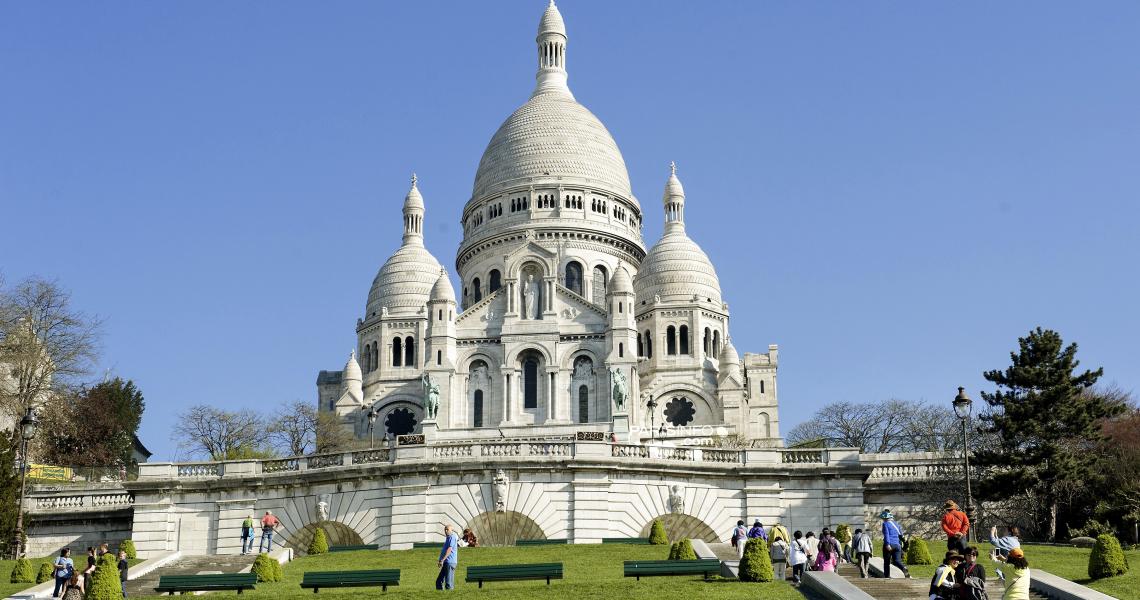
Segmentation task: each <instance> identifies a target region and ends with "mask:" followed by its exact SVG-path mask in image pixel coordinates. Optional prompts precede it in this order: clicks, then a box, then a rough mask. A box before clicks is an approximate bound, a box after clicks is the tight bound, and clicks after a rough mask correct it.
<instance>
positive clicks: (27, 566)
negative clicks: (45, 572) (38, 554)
mask: <svg viewBox="0 0 1140 600" xmlns="http://www.w3.org/2000/svg"><path fill="white" fill-rule="evenodd" d="M10 580H11V582H12V583H34V582H35V580H36V574H35V572H33V571H32V561H30V560H28V559H26V558H23V557H20V558H17V559H16V564H15V565H13V566H12V577H11V579H10Z"/></svg>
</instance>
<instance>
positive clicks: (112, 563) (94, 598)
mask: <svg viewBox="0 0 1140 600" xmlns="http://www.w3.org/2000/svg"><path fill="white" fill-rule="evenodd" d="M86 600H123V584H122V583H121V582H120V581H119V563H118V561H116V560H115V555H114V554H111V553H110V552H108V553H106V554H104V555H103V556H101V557H99V561H98V562H96V563H95V572H94V573H92V574H91V588H90V589H88V590H87V598H86Z"/></svg>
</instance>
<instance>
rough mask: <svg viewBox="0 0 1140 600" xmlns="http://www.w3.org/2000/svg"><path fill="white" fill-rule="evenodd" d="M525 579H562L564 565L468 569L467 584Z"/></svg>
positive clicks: (547, 581) (491, 566)
mask: <svg viewBox="0 0 1140 600" xmlns="http://www.w3.org/2000/svg"><path fill="white" fill-rule="evenodd" d="M524 579H545V580H546V585H550V580H551V579H562V563H532V564H528V565H486V566H480V567H467V583H471V582H472V581H477V582H479V587H483V582H484V581H522V580H524Z"/></svg>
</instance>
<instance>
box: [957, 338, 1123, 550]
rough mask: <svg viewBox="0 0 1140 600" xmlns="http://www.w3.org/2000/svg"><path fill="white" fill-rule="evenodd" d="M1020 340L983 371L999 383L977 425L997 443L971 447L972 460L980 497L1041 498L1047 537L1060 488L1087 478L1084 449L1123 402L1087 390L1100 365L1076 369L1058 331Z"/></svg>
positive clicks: (1067, 489)
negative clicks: (998, 366)
mask: <svg viewBox="0 0 1140 600" xmlns="http://www.w3.org/2000/svg"><path fill="white" fill-rule="evenodd" d="M1018 345H1019V348H1018V351H1016V352H1011V353H1010V360H1011V365H1010V366H1009V367H1007V368H1006V369H1005V370H993V371H987V372H986V373H984V375H983V376H984V377H985V378H986V380H987V381H989V382H991V383H993V384H994V385H996V386H997V389H996V390H994V391H992V392H982V398H983V399H985V401H986V403H987V404H988V405H989V410H988V411H985V412H983V413H982V414H981V415H980V416H979V418H980V419H981V422H982V427H981V430H982V431H983V432H984V433H991V434H996V435H997V442H996V443H995V444H993V445H989V446H986V447H982V448H977V449H976V450H975V453H974V463H975V464H977V465H978V466H979V467H981V468H982V469H983V470H984V472H985V476H984V478H983V479H982V481H981V486H980V488H981V489H980V491H981V494H982V496H983V497H985V498H990V499H1004V498H1008V497H1010V496H1014V495H1018V494H1022V493H1031V494H1036V495H1038V496H1039V497H1041V498H1042V502H1043V503H1044V506H1045V508H1046V511H1047V513H1048V517H1047V522H1048V523H1047V527H1046V529H1047V532H1048V538H1049V540H1050V541H1052V540H1053V539H1055V538H1056V535H1057V511H1058V506H1059V504H1060V501H1061V499H1062V494H1063V493H1071V490H1073V489H1079V488H1081V487H1083V486H1084V485H1085V482H1087V481H1088V479H1089V476H1090V473H1091V468H1092V466H1093V464H1094V463H1095V460H1096V459H1095V454H1094V453H1093V452H1090V449H1091V448H1092V447H1094V446H1095V445H1096V444H1097V443H1098V442H1099V441H1100V440H1102V439H1103V436H1102V433H1101V430H1100V424H1101V422H1102V420H1104V419H1105V418H1108V417H1112V416H1115V415H1117V414H1120V412H1122V411H1123V410H1124V407H1123V406H1122V405H1121V404H1119V403H1114V402H1110V401H1108V400H1106V399H1105V398H1104V397H1103V396H1100V395H1098V394H1090V393H1085V392H1086V391H1087V390H1088V389H1089V388H1090V387H1091V386H1092V385H1093V384H1095V383H1096V382H1097V380H1098V379H1099V378H1100V376H1101V375H1102V374H1103V373H1104V370H1103V369H1097V370H1095V371H1084V372H1077V367H1078V366H1079V365H1080V362H1079V361H1078V360H1077V358H1076V356H1077V345H1076V344H1069V345H1068V346H1065V345H1064V343H1063V341H1062V340H1061V336H1060V335H1059V334H1058V333H1057V332H1055V331H1052V330H1048V329H1042V328H1040V327H1038V328H1037V329H1035V330H1033V331H1031V332H1029V335H1028V336H1026V337H1023V338H1020V339H1018Z"/></svg>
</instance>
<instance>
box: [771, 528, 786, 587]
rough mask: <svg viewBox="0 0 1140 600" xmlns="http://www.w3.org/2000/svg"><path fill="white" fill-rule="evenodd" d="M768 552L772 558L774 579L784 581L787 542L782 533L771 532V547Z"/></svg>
mask: <svg viewBox="0 0 1140 600" xmlns="http://www.w3.org/2000/svg"><path fill="white" fill-rule="evenodd" d="M768 554H769V555H770V557H771V559H772V573H774V574H775V576H776V581H784V580H785V579H787V571H788V542H787V540H785V539H784V536H783V534H781V533H779V532H773V533H772V548H771V550H770V551H769V552H768Z"/></svg>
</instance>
